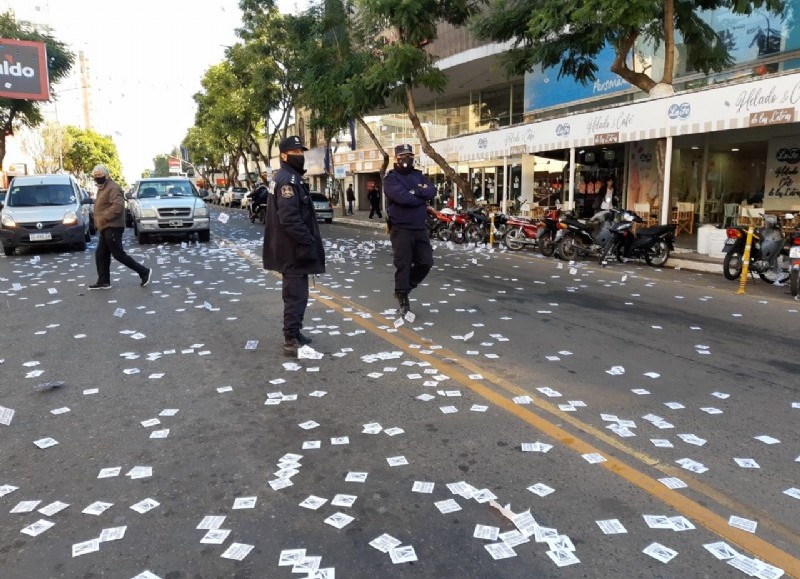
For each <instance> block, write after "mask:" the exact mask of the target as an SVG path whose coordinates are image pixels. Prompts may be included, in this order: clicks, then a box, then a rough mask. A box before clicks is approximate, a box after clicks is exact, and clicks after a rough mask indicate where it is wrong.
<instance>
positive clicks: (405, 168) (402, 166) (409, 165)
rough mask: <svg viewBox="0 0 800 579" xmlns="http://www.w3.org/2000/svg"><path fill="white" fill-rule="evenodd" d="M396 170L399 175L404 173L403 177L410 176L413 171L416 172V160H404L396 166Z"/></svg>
mask: <svg viewBox="0 0 800 579" xmlns="http://www.w3.org/2000/svg"><path fill="white" fill-rule="evenodd" d="M394 168H395V169H396V170H397V172H398V173H402V174H403V175H408V174H409V173H411V171H413V170H414V159H403V160H401V161H399V162H397V163H395V164H394Z"/></svg>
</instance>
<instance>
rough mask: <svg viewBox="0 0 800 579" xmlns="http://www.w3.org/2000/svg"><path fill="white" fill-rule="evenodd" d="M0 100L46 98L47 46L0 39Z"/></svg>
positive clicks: (47, 80) (42, 99)
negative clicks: (3, 98) (1, 98)
mask: <svg viewBox="0 0 800 579" xmlns="http://www.w3.org/2000/svg"><path fill="white" fill-rule="evenodd" d="M0 97H5V98H9V99H22V100H31V101H46V100H49V99H50V86H49V79H48V75H47V47H46V46H45V44H44V43H43V42H32V41H30V40H10V39H8V38H0Z"/></svg>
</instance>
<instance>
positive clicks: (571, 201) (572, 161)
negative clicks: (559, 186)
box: [567, 147, 575, 209]
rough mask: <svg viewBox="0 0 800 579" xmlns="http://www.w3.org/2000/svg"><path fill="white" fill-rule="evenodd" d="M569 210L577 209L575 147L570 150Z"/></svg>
mask: <svg viewBox="0 0 800 579" xmlns="http://www.w3.org/2000/svg"><path fill="white" fill-rule="evenodd" d="M567 205H568V207H569V209H575V147H570V148H569V192H568V193H567Z"/></svg>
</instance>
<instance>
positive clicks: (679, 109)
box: [667, 103, 692, 120]
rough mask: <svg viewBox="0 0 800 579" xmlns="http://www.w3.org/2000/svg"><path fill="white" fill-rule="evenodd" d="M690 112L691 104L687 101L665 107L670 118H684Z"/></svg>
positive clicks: (686, 117) (687, 116)
mask: <svg viewBox="0 0 800 579" xmlns="http://www.w3.org/2000/svg"><path fill="white" fill-rule="evenodd" d="M691 114H692V105H690V104H689V103H675V104H673V105H670V107H669V109H667V116H668V117H669V118H671V119H672V120H675V119H681V120H685V119H688V118H689V115H691Z"/></svg>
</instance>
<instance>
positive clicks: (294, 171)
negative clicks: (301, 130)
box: [263, 136, 325, 358]
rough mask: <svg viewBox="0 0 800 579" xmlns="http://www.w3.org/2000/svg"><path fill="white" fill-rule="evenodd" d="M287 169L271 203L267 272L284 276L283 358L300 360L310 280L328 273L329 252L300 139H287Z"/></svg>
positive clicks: (266, 230)
mask: <svg viewBox="0 0 800 579" xmlns="http://www.w3.org/2000/svg"><path fill="white" fill-rule="evenodd" d="M278 150H279V151H280V156H281V168H280V169H278V171H277V172H276V173H275V177H274V179H273V181H272V183H273V188H272V190H271V191H270V195H269V197H268V199H267V212H266V218H265V221H266V225H265V227H264V250H263V263H264V269H268V270H272V271H277V272H279V273H281V274H282V275H283V290H282V297H283V339H284V343H283V354H284V356H291V357H294V358H296V357H297V350H298V348H299V347H300V346H304V345H306V344H310V343H311V338H309V337H307V336H304V335H303V334H302V333H301V332H300V330H301V329H302V328H303V316H304V315H305V313H306V305H307V304H308V276H309V274H320V273H325V249H324V248H323V246H322V237H321V236H320V233H319V226H318V225H317V214H316V212H315V211H314V203H313V202H312V201H311V194H310V193H309V189H308V185H307V184H306V183H304V182H303V174H304V173H305V169H304V165H305V156H304V155H303V152H304V151H308V149H307V148H306V147H305V146H303V143H302V141H300V137H296V136H292V137H286V138H285V139H283V140H282V141H281V142H280V144H279V145H278Z"/></svg>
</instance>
